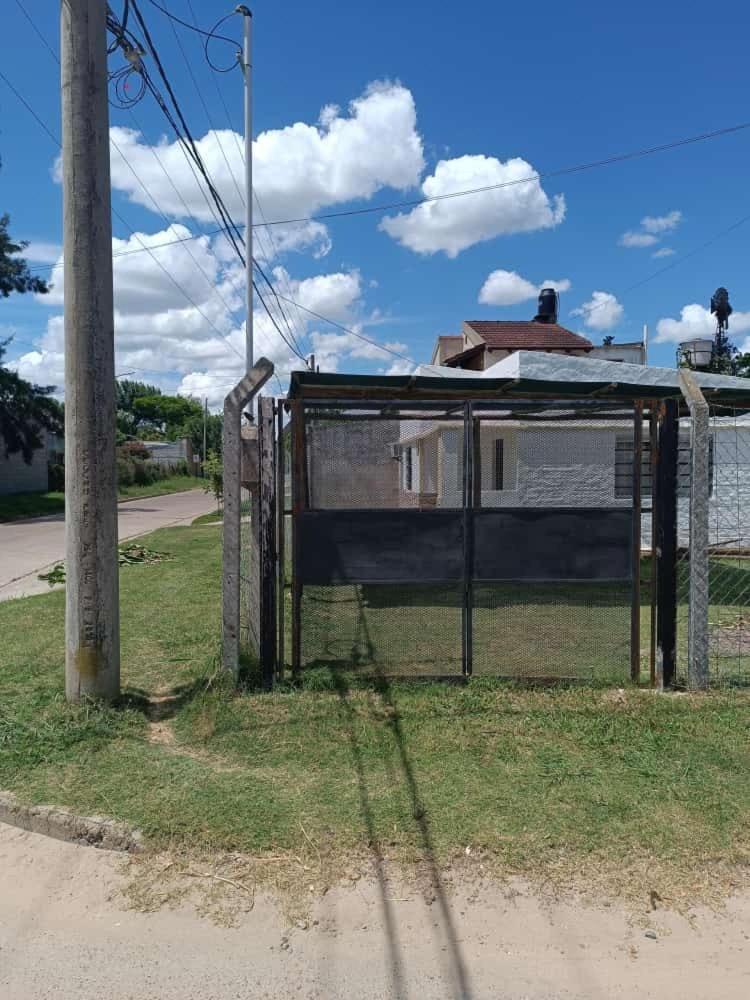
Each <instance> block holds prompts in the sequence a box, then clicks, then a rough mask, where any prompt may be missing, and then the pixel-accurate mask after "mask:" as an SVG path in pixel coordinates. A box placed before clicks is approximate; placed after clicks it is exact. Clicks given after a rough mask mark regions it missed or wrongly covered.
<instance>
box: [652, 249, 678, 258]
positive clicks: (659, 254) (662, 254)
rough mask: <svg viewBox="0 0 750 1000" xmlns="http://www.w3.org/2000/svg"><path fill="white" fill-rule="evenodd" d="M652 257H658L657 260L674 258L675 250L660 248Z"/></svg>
mask: <svg viewBox="0 0 750 1000" xmlns="http://www.w3.org/2000/svg"><path fill="white" fill-rule="evenodd" d="M651 256H652V257H656V258H657V260H658V259H660V258H661V257H672V256H674V250H673V249H672V248H671V247H659V249H658V250H655V251H654V252H653V253H652V254H651Z"/></svg>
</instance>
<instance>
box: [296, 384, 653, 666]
mask: <svg viewBox="0 0 750 1000" xmlns="http://www.w3.org/2000/svg"><path fill="white" fill-rule="evenodd" d="M296 412H297V413H298V414H300V416H299V417H298V419H299V420H300V424H299V427H301V428H302V430H301V431H300V432H299V433H297V434H295V433H292V435H291V439H292V441H293V442H294V441H296V442H297V444H296V445H295V444H293V446H292V456H291V460H290V465H289V470H290V477H289V478H290V480H291V481H292V482H293V486H294V488H293V491H292V495H293V497H294V501H293V506H294V515H293V522H294V539H293V545H289V546H288V547H287V548H288V551H289V552H290V553H292V552H293V553H294V558H293V583H292V586H291V588H290V594H289V601H290V608H289V610H290V611H291V615H288V616H287V618H288V620H289V631H288V633H287V635H286V636H285V643H284V645H285V649H286V650H288V651H289V653H290V657H291V663H292V666H297V667H299V668H300V669H313V668H316V667H326V668H329V669H335V670H338V669H340V670H351V669H355V670H359V671H362V672H365V673H368V674H378V673H383V674H389V673H399V674H404V675H431V676H432V675H441V676H443V675H451V674H459V673H461V672H462V671H463V672H465V673H468V672H471V671H472V670H473V672H474V673H477V674H493V675H504V676H513V677H540V676H545V677H559V678H579V679H589V680H590V679H595V680H599V679H601V680H610V679H617V680H618V681H622V680H624V679H625V678H626V677H627V676H628V675H629V672H630V670H631V654H630V650H631V627H632V622H633V616H634V615H635V618H636V620H637V621H638V622H640V621H641V617H642V616H644V615H645V617H646V619H648V615H649V609H650V604H649V603H648V602H649V600H650V598H649V595H648V594H646V595H645V597H644V598H643V601H642V603H643V604H644V607H643V608H639V607H638V605H637V602H636V603H634V600H633V587H632V580H633V575H634V574H636V575H637V574H639V573H640V564H641V559H640V543H639V537H638V533H637V532H634V529H633V490H634V486H633V433H634V431H633V427H634V424H633V412H632V409H623V406H622V404H619V408H618V407H615V406H612V405H608V404H607V403H599V402H598V401H597V402H596V403H595V404H594V405H590V404H585V405H584V406H583V409H582V411H581V412H578V411H577V410H576V407H575V404H567V405H566V406H565V407H563V406H561V405H558V406H557V407H555V406H553V405H543V404H541V403H538V402H534V401H526V402H524V403H516V402H514V403H513V404H512V405H508V406H503V407H498V406H497V405H496V404H495V405H494V406H493V405H492V404H490V403H487V404H485V406H484V409H482V407H481V406H477V408H476V410H475V409H474V408H473V404H470V403H467V402H465V401H463V400H460V399H459V400H455V401H452V402H451V403H449V404H442V405H439V404H436V403H431V402H429V401H425V402H421V403H418V402H409V403H408V404H402V403H397V402H389V403H388V404H383V405H378V404H375V403H373V402H371V401H361V402H358V403H354V402H353V401H346V400H342V401H339V402H338V403H336V404H333V403H331V404H328V405H324V404H317V403H315V404H313V403H303V404H302V405H300V406H299V407H298V409H297V411H296ZM628 447H629V448H630V453H629V454H630V457H629V459H628V457H627V448H628ZM628 462H629V472H628V469H627V468H625V466H627V465H628ZM636 546H637V548H636ZM634 553H635V554H634ZM295 629H296V630H297V632H296V633H295ZM635 635H636V641H639V636H638V630H637V629H636V633H635ZM294 650H296V653H295V652H294ZM645 655H646V656H647V655H648V641H647V642H646V649H645ZM295 661H296V662H295Z"/></svg>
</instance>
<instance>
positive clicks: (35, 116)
mask: <svg viewBox="0 0 750 1000" xmlns="http://www.w3.org/2000/svg"><path fill="white" fill-rule="evenodd" d="M0 80H2V81H3V83H4V84H5V85H6V87H8V89H9V90H11V91H12V92H13V93H14V94H15V95H16V97H17V98H18V100H19V101H20V102H21V104H23V106H24V107H25V108H26V110H27V111H28V112H29V114H30V115H31V117H32V118H33V119H34V121H35V122H36V123H37V125H39V126H40V128H43V129H44V131H45V132H46V133H47V135H48V136H49V137H50V139H51V140H52V141H53V142H54V143H55V145H56V146H58V147H62V143H61V142H60V140H59V139H58V138H57V136H56V135H55V134H54V132H52V131H51V130H50V129H49V128H48V127H47V125H46V123H45V122H43V121H42V119H41V118H40V117H39V115H38V114H37V113H36V111H34V109H33V108H32V107H31V105H30V104H29V102H28V101H27V100H26V98H25V97H23V96H22V95H21V94H19V92H18V91H17V90H16V88H15V87H14V86H13V84H12V83H11V82H10V80H9V79H8V77H7V76H6V75H5V73H3V71H2V70H1V69H0Z"/></svg>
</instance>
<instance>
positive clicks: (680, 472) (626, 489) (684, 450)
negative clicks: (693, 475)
mask: <svg viewBox="0 0 750 1000" xmlns="http://www.w3.org/2000/svg"><path fill="white" fill-rule="evenodd" d="M690 454H691V452H690V435H689V434H680V437H679V441H678V448H677V495H678V496H680V497H688V496H690ZM713 480H714V440H713V437H711V438H709V441H708V483H709V493H711V494H713ZM651 485H652V484H651V446H650V443H649V440H648V437H646V436H645V435H644V438H643V450H642V452H641V496H642V497H650V496H651ZM632 496H633V435H632V434H618V435H617V436H616V439H615V497H616V499H618V500H627V499H629V498H630V497H632Z"/></svg>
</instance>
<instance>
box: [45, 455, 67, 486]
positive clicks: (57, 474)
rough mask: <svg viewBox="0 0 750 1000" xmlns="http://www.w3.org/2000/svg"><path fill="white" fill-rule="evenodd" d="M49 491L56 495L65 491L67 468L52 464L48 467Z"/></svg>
mask: <svg viewBox="0 0 750 1000" xmlns="http://www.w3.org/2000/svg"><path fill="white" fill-rule="evenodd" d="M47 489H48V490H50V491H52V492H54V493H62V492H63V491H64V490H65V466H64V465H58V464H56V463H53V462H50V463H49V465H48V466H47Z"/></svg>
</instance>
